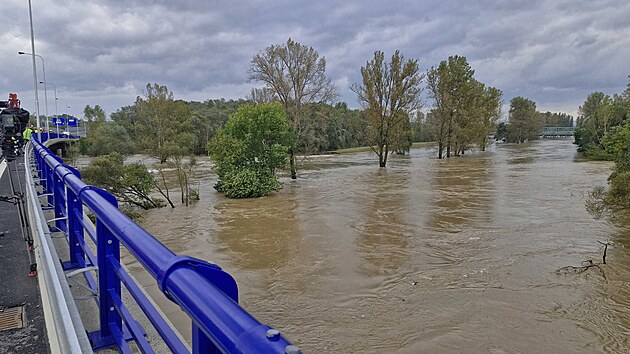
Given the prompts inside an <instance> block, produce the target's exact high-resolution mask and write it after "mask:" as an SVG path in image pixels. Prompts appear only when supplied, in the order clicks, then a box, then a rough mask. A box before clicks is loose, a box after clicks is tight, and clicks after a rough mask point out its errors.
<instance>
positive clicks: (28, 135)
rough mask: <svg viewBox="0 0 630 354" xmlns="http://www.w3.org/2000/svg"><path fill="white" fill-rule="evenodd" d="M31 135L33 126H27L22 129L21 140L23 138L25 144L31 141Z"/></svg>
mask: <svg viewBox="0 0 630 354" xmlns="http://www.w3.org/2000/svg"><path fill="white" fill-rule="evenodd" d="M31 135H33V126H32V125H31V126H28V127H26V129H24V132H23V133H22V138H24V140H25V141H26V142H29V141H30V140H31Z"/></svg>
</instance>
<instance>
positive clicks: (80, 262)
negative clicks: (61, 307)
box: [64, 166, 85, 270]
mask: <svg viewBox="0 0 630 354" xmlns="http://www.w3.org/2000/svg"><path fill="white" fill-rule="evenodd" d="M66 168H67V169H68V170H70V171H71V172H72V174H73V175H75V176H77V177H78V178H81V174H80V173H79V171H77V170H76V169H75V168H73V167H70V166H66ZM64 178H65V177H64ZM66 200H67V205H68V209H67V210H66V212H67V213H68V224H67V225H68V246H69V247H70V261H69V262H66V263H64V269H65V270H69V269H76V268H83V267H85V251H84V250H83V247H81V244H85V241H84V231H83V225H82V224H81V220H80V219H81V218H83V203H81V202H80V201H79V197H78V196H77V195H76V194H75V193H74V192H73V191H72V189H70V188H66Z"/></svg>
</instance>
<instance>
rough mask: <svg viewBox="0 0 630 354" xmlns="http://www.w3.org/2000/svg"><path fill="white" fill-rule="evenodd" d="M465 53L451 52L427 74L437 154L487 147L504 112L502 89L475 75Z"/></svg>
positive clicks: (455, 153)
mask: <svg viewBox="0 0 630 354" xmlns="http://www.w3.org/2000/svg"><path fill="white" fill-rule="evenodd" d="M474 74H475V71H474V70H473V69H472V67H471V66H470V64H469V63H468V61H467V60H466V57H462V56H458V55H455V56H451V57H449V58H448V60H443V61H442V62H441V63H440V65H438V66H437V67H432V68H431V69H430V70H429V71H428V74H427V82H428V87H429V92H430V96H431V98H433V100H434V108H433V110H432V111H431V112H430V113H431V123H432V127H433V134H434V136H435V140H436V141H437V143H438V158H440V159H441V158H442V157H447V158H448V157H451V156H457V155H459V154H462V153H464V152H465V151H466V150H468V149H469V148H471V147H472V146H473V145H477V146H478V147H479V149H480V150H482V151H483V150H485V148H486V139H487V136H488V134H489V133H490V132H491V131H492V130H493V129H494V125H495V124H496V121H497V119H498V118H499V117H500V115H501V95H502V93H501V90H499V89H497V88H494V87H486V86H485V85H484V84H483V83H481V82H479V81H477V80H476V79H475V77H474Z"/></svg>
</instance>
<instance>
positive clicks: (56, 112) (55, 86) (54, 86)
mask: <svg viewBox="0 0 630 354" xmlns="http://www.w3.org/2000/svg"><path fill="white" fill-rule="evenodd" d="M39 83H40V84H44V87H46V85H51V86H52V87H53V88H54V89H55V117H57V116H58V115H59V112H58V111H57V100H58V98H57V85H55V84H53V83H52V82H43V81H40V82H39ZM44 92H46V91H44ZM46 102H48V101H46ZM46 109H48V108H46ZM56 127H57V136H59V126H58V125H56Z"/></svg>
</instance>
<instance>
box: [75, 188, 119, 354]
mask: <svg viewBox="0 0 630 354" xmlns="http://www.w3.org/2000/svg"><path fill="white" fill-rule="evenodd" d="M87 190H90V191H95V192H97V193H98V194H100V195H101V196H102V197H103V198H105V199H106V200H107V201H108V202H110V203H111V204H112V205H114V206H115V207H118V202H117V201H116V198H114V197H113V196H112V195H111V194H109V193H107V192H106V191H104V190H102V189H100V188H96V187H91V186H90V187H86V188H85V189H84V190H83V191H82V192H84V191H87ZM96 254H97V264H98V299H99V323H100V329H99V330H98V331H96V332H92V333H90V334H89V337H90V339H91V341H92V349H94V350H98V349H101V348H106V347H109V346H112V345H115V344H116V343H117V342H119V341H124V339H121V338H116V337H117V336H123V326H122V318H121V317H120V314H119V313H118V311H116V307H115V304H114V301H113V300H112V297H111V296H110V291H111V292H113V293H115V294H116V295H118V298H121V284H120V279H118V277H117V276H116V273H115V272H114V271H113V270H112V269H111V267H110V266H109V261H108V258H110V257H111V258H114V259H115V260H117V261H120V242H119V241H118V239H117V238H116V237H115V236H114V234H113V233H112V232H111V231H110V230H109V229H108V228H107V227H106V226H105V225H104V224H103V222H102V221H101V219H100V218H98V217H97V219H96Z"/></svg>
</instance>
